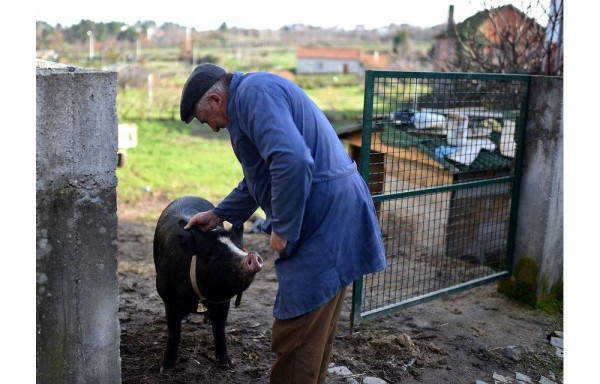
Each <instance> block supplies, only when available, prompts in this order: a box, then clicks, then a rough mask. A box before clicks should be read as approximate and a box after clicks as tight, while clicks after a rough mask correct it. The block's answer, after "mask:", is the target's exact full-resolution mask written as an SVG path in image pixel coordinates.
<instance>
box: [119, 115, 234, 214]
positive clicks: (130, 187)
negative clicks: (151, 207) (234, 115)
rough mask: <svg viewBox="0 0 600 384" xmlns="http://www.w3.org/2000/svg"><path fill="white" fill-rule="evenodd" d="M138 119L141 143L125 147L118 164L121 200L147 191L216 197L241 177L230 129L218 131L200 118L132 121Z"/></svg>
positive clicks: (129, 199)
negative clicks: (123, 158)
mask: <svg viewBox="0 0 600 384" xmlns="http://www.w3.org/2000/svg"><path fill="white" fill-rule="evenodd" d="M133 122H134V123H135V124H137V125H138V146H137V147H136V148H131V149H129V150H128V152H127V162H126V163H125V166H124V167H121V168H118V169H117V177H118V180H119V182H118V186H117V193H118V196H119V199H120V201H124V202H130V201H136V200H140V199H142V197H143V195H144V194H145V193H148V191H152V192H154V193H159V194H164V195H166V196H168V197H169V198H170V199H174V198H176V197H178V196H183V195H196V196H202V197H204V198H206V199H207V200H210V201H212V202H213V203H217V202H218V201H219V200H221V199H222V198H223V197H225V196H226V195H227V194H228V193H229V192H230V191H231V189H232V188H234V187H235V186H236V185H237V182H238V181H239V180H241V178H242V170H241V167H240V165H239V163H238V161H237V159H236V158H235V155H234V154H233V151H232V149H231V145H230V143H229V136H228V134H227V132H219V133H214V132H212V131H211V130H210V128H208V126H201V125H200V124H198V123H197V122H192V123H190V126H191V127H188V126H186V125H185V124H184V123H182V122H177V121H169V120H160V121H143V120H138V121H133Z"/></svg>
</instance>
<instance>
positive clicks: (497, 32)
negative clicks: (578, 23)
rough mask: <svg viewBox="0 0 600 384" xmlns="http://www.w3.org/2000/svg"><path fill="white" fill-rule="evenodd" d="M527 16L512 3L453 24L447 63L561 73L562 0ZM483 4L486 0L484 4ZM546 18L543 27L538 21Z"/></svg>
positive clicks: (476, 69)
mask: <svg viewBox="0 0 600 384" xmlns="http://www.w3.org/2000/svg"><path fill="white" fill-rule="evenodd" d="M550 3H551V5H550V7H549V8H548V9H546V8H544V7H543V6H542V4H541V2H540V1H539V0H538V1H537V4H536V5H537V6H538V9H542V11H543V14H542V15H538V16H537V19H536V18H534V17H530V12H531V9H532V8H533V7H532V5H531V4H530V5H529V6H527V7H526V8H525V11H521V10H519V9H517V8H515V7H514V6H512V5H505V6H502V7H498V8H487V7H486V9H485V10H484V11H481V12H479V13H477V14H476V15H474V16H472V17H470V18H468V19H467V20H465V21H464V22H462V23H460V24H458V25H456V27H455V28H456V30H455V32H456V33H455V36H456V54H455V55H454V57H451V58H448V60H449V61H451V62H450V63H449V64H450V65H449V67H450V68H452V69H453V70H457V71H463V72H488V73H530V74H547V75H562V67H563V65H562V19H563V7H562V0H550ZM484 7H485V4H484ZM542 18H544V19H547V20H548V23H547V26H546V27H543V26H542V25H540V24H539V23H538V21H540V19H542Z"/></svg>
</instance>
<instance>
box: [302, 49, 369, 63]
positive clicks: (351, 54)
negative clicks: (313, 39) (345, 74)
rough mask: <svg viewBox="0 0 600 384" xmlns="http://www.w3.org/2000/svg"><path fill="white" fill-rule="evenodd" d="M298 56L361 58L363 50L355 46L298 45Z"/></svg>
mask: <svg viewBox="0 0 600 384" xmlns="http://www.w3.org/2000/svg"><path fill="white" fill-rule="evenodd" d="M296 56H297V57H298V58H318V59H346V60H362V59H363V52H362V50H361V49H355V48H327V47H298V49H297V51H296Z"/></svg>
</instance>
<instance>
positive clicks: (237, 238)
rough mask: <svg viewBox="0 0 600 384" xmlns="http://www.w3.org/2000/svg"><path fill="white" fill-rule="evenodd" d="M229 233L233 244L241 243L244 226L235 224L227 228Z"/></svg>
mask: <svg viewBox="0 0 600 384" xmlns="http://www.w3.org/2000/svg"><path fill="white" fill-rule="evenodd" d="M229 234H230V235H231V241H233V243H234V244H239V245H243V237H244V226H243V225H242V226H240V227H236V226H235V225H232V226H231V230H229Z"/></svg>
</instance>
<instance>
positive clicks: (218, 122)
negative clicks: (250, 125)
mask: <svg viewBox="0 0 600 384" xmlns="http://www.w3.org/2000/svg"><path fill="white" fill-rule="evenodd" d="M222 101H223V100H222V99H221V98H218V97H216V98H213V97H212V96H211V97H209V99H208V108H204V109H202V108H200V103H199V102H198V104H196V106H195V107H194V117H195V118H196V119H197V120H198V121H199V122H200V123H201V124H208V126H209V127H210V129H211V130H212V131H213V132H219V130H220V129H221V128H227V124H228V123H229V119H228V117H227V110H226V109H225V108H226V107H225V106H224V103H222Z"/></svg>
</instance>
